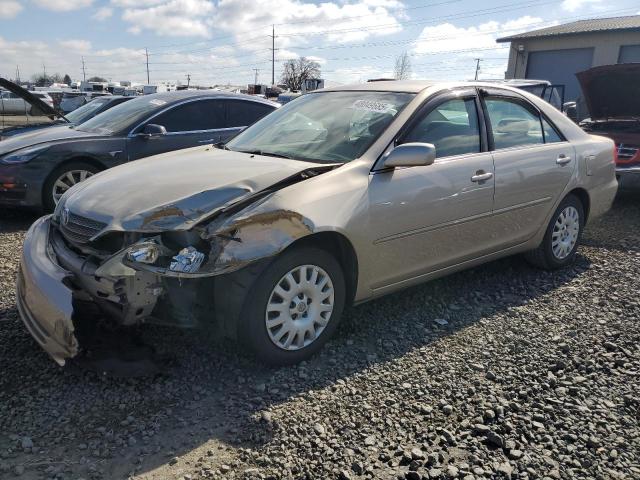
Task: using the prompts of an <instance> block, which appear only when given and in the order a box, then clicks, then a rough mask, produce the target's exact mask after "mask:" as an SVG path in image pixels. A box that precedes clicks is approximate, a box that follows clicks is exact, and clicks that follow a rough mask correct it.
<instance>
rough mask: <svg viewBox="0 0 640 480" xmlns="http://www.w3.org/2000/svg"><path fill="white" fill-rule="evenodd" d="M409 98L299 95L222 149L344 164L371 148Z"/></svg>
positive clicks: (362, 94)
mask: <svg viewBox="0 0 640 480" xmlns="http://www.w3.org/2000/svg"><path fill="white" fill-rule="evenodd" d="M413 97H414V95H413V94H410V93H397V92H370V91H367V92H322V93H312V94H309V95H303V96H301V97H299V98H297V99H295V100H293V101H291V102H289V103H287V104H286V105H285V106H283V107H282V108H279V109H278V110H276V111H274V112H273V113H271V114H269V115H267V116H266V117H264V118H263V119H262V120H260V121H259V122H257V123H255V124H254V125H253V126H251V127H249V128H248V129H247V130H245V131H244V132H242V133H241V134H240V135H238V136H237V137H236V138H234V139H233V140H232V141H231V142H229V143H228V145H227V148H229V150H234V151H238V152H251V153H256V154H262V155H276V156H283V157H287V158H294V159H297V160H309V161H319V162H349V161H351V160H354V159H356V158H358V157H360V156H361V155H362V154H363V153H364V152H365V151H366V150H367V149H368V148H369V147H370V146H371V144H372V143H373V142H374V141H375V140H376V139H377V138H378V136H379V135H380V134H381V133H382V132H383V131H384V130H385V129H386V128H387V127H388V126H389V124H390V123H391V121H392V120H393V119H394V118H395V116H396V115H397V114H398V112H400V111H401V110H402V108H404V106H405V105H406V104H407V103H409V101H410V100H411V99H412V98H413Z"/></svg>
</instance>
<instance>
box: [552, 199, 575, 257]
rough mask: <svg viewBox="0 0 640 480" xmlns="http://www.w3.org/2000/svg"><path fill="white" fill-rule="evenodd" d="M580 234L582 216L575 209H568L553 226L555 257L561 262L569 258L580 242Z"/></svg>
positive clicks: (570, 207)
mask: <svg viewBox="0 0 640 480" xmlns="http://www.w3.org/2000/svg"><path fill="white" fill-rule="evenodd" d="M579 233H580V214H579V213H578V210H577V209H576V208H575V207H572V206H569V207H566V208H565V209H564V210H562V211H561V212H560V215H558V218H557V219H556V223H555V224H554V226H553V233H552V235H551V250H552V251H553V255H554V256H555V257H556V258H557V259H559V260H563V259H565V258H567V257H568V256H569V254H570V253H571V252H572V251H573V247H575V245H576V242H577V241H578V234H579Z"/></svg>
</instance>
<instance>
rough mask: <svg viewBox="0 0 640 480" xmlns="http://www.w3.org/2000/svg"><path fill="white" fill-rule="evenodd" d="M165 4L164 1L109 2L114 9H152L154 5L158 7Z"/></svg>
mask: <svg viewBox="0 0 640 480" xmlns="http://www.w3.org/2000/svg"><path fill="white" fill-rule="evenodd" d="M162 3H166V0H111V4H112V5H114V6H116V7H125V8H131V7H137V8H142V7H152V6H154V5H160V4H162Z"/></svg>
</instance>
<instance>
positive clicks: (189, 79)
mask: <svg viewBox="0 0 640 480" xmlns="http://www.w3.org/2000/svg"><path fill="white" fill-rule="evenodd" d="M190 83H191V75H189V74H188V73H187V88H189V84H190Z"/></svg>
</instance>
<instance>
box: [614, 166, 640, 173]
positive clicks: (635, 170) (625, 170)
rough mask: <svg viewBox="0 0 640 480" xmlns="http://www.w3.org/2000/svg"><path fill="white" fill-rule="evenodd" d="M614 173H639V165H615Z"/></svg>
mask: <svg viewBox="0 0 640 480" xmlns="http://www.w3.org/2000/svg"><path fill="white" fill-rule="evenodd" d="M616 175H640V165H637V166H633V167H616Z"/></svg>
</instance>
